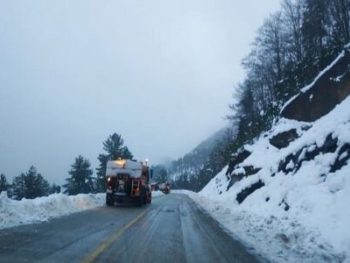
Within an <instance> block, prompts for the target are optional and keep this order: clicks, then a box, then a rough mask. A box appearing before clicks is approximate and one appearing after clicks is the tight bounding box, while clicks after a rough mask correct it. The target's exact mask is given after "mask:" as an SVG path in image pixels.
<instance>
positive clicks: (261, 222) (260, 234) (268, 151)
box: [185, 97, 350, 262]
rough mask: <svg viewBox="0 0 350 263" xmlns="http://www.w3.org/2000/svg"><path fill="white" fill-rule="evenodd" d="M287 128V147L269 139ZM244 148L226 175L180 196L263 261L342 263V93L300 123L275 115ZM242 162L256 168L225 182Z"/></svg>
mask: <svg viewBox="0 0 350 263" xmlns="http://www.w3.org/2000/svg"><path fill="white" fill-rule="evenodd" d="M290 129H296V131H297V133H298V136H299V137H298V138H296V139H295V140H293V141H291V142H290V144H289V145H288V146H287V147H284V148H281V149H277V148H276V147H274V146H272V145H271V144H270V143H269V139H270V138H272V137H273V136H275V135H276V134H278V133H280V132H284V131H286V130H290ZM244 148H245V149H247V150H248V151H249V152H251V154H250V155H249V156H248V157H247V158H246V159H245V160H243V161H242V162H241V163H239V164H237V165H235V167H234V169H233V170H232V171H231V173H229V174H228V175H226V171H227V167H225V168H224V169H223V170H222V171H221V172H220V173H219V174H218V175H217V176H216V177H214V178H213V179H212V180H211V181H210V182H209V183H208V185H207V186H206V187H205V188H204V189H203V190H202V191H201V192H200V193H199V194H195V193H191V192H185V193H187V194H188V195H189V196H190V197H191V198H193V199H194V200H195V201H196V202H197V203H198V204H199V205H201V206H202V207H203V208H204V209H206V210H207V211H208V212H209V213H210V214H211V215H212V216H213V217H214V218H216V219H217V220H218V221H219V222H220V223H221V224H222V225H223V226H224V227H225V228H227V229H229V231H230V232H231V233H232V235H233V236H235V237H236V238H237V239H240V240H241V241H242V242H243V243H245V244H246V245H247V246H248V247H254V249H255V251H256V253H257V254H259V255H261V256H263V257H264V258H266V259H267V260H268V261H271V262H301V261H302V262H350V231H349V218H350V209H348V203H349V201H350V97H348V98H347V99H345V100H344V101H343V102H342V103H341V104H339V105H338V106H336V108H335V109H334V110H333V111H331V112H330V113H329V114H327V115H325V116H323V117H322V118H320V119H319V120H317V121H315V122H313V123H308V124H307V125H306V124H305V123H303V122H297V121H294V120H287V119H281V120H280V121H278V122H277V123H275V125H274V127H273V128H272V129H271V131H269V132H267V133H265V134H263V135H262V136H261V137H260V138H259V139H258V140H257V141H256V142H255V143H253V144H252V145H245V146H244ZM247 166H253V167H260V168H261V169H260V170H259V171H258V172H257V173H255V174H252V175H249V176H244V177H243V178H240V179H239V180H237V179H234V180H233V179H230V176H231V177H233V176H235V173H234V171H237V170H240V169H241V168H243V167H247ZM232 181H233V183H232ZM259 182H261V183H260V184H259ZM254 184H255V185H258V184H259V187H256V189H255V188H254V189H252V186H254ZM262 184H264V185H262ZM228 186H229V187H228ZM249 189H250V190H253V191H248V190H249ZM242 193H245V194H247V193H248V195H246V196H244V199H243V201H242V200H241V199H240V198H238V197H239V196H240V194H242Z"/></svg>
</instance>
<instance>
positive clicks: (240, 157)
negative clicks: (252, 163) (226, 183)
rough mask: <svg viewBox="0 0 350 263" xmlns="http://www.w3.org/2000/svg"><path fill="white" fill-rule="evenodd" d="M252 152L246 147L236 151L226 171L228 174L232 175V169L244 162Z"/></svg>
mask: <svg viewBox="0 0 350 263" xmlns="http://www.w3.org/2000/svg"><path fill="white" fill-rule="evenodd" d="M250 154H251V152H250V151H248V150H246V149H244V148H240V149H239V150H238V151H237V152H235V153H234V154H233V155H232V157H231V160H230V163H229V165H228V169H227V171H226V175H230V174H231V173H232V171H233V170H234V169H235V166H236V165H237V164H240V163H241V162H243V161H244V160H245V159H247V158H248V157H249V155H250Z"/></svg>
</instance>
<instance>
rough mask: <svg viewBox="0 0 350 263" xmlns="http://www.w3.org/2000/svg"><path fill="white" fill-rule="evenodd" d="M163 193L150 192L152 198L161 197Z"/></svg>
mask: <svg viewBox="0 0 350 263" xmlns="http://www.w3.org/2000/svg"><path fill="white" fill-rule="evenodd" d="M163 195H164V194H163V192H162V191H159V190H158V191H152V198H153V197H160V196H163Z"/></svg>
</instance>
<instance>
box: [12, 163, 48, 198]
mask: <svg viewBox="0 0 350 263" xmlns="http://www.w3.org/2000/svg"><path fill="white" fill-rule="evenodd" d="M12 188H13V189H12V191H13V196H14V198H15V199H17V200H21V199H22V198H28V199H34V198H36V197H41V196H47V195H49V194H50V185H49V183H48V181H47V180H45V179H44V178H43V176H42V175H41V174H40V173H38V172H37V170H36V168H35V167H34V166H31V167H30V168H29V170H28V172H27V173H25V174H24V173H22V174H21V175H19V176H17V177H15V178H14V179H13V182H12Z"/></svg>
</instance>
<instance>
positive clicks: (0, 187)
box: [0, 174, 8, 193]
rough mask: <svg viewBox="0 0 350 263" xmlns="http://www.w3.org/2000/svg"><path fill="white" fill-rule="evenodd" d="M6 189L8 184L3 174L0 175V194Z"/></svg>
mask: <svg viewBox="0 0 350 263" xmlns="http://www.w3.org/2000/svg"><path fill="white" fill-rule="evenodd" d="M7 187H8V184H7V179H6V176H5V175H4V174H1V175H0V193H1V192H2V191H7Z"/></svg>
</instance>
